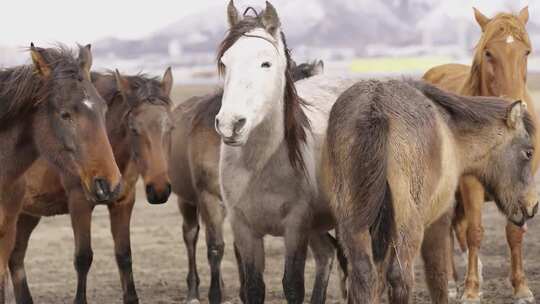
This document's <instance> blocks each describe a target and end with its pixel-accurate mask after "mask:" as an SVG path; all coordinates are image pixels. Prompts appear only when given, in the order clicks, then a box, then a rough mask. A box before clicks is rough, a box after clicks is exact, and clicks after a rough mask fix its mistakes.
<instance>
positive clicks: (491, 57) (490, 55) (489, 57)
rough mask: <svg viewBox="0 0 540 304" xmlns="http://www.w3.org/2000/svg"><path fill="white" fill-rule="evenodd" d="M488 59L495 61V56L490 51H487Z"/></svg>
mask: <svg viewBox="0 0 540 304" xmlns="http://www.w3.org/2000/svg"><path fill="white" fill-rule="evenodd" d="M486 57H487V59H490V60H491V59H493V55H492V54H491V52H490V51H486Z"/></svg>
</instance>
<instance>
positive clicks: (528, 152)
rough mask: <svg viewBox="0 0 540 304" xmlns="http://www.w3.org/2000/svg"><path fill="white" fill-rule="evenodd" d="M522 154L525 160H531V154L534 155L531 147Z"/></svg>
mask: <svg viewBox="0 0 540 304" xmlns="http://www.w3.org/2000/svg"><path fill="white" fill-rule="evenodd" d="M522 154H523V157H524V158H525V159H526V160H531V159H532V158H533V155H534V150H532V149H529V150H525V151H523V152H522Z"/></svg>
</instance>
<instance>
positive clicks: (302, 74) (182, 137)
mask: <svg viewBox="0 0 540 304" xmlns="http://www.w3.org/2000/svg"><path fill="white" fill-rule="evenodd" d="M322 70H323V63H322V61H320V60H319V61H315V62H313V63H302V64H300V65H295V66H294V67H293V68H292V76H293V79H294V81H298V80H301V79H305V78H308V77H312V76H315V75H318V74H321V73H322ZM222 97H223V90H219V91H218V92H216V93H213V94H209V95H206V96H201V97H193V98H191V99H189V100H187V101H186V102H184V103H182V104H181V105H179V106H178V107H177V108H176V109H175V110H174V112H173V116H174V129H173V132H172V136H171V145H170V151H169V155H170V156H171V158H170V161H169V168H170V172H169V174H170V177H171V181H172V189H173V192H174V193H175V194H176V195H177V196H178V206H179V208H180V212H181V214H182V217H183V218H184V223H183V226H182V231H183V234H184V242H185V245H186V248H187V253H188V260H189V273H188V275H187V284H188V295H187V302H188V303H198V302H199V275H198V273H197V263H196V260H195V257H196V255H195V250H196V248H197V240H198V236H199V215H200V217H201V219H202V221H203V222H204V225H205V226H206V244H207V247H208V263H209V264H210V269H211V271H210V273H211V276H212V277H211V280H210V289H209V292H208V298H209V301H210V303H221V302H223V300H224V299H223V298H224V294H223V283H222V279H221V260H222V259H223V252H224V248H225V243H224V240H223V222H224V220H225V214H226V212H225V206H224V205H223V203H222V198H221V194H220V188H219V178H218V177H219V172H218V164H219V147H220V143H221V138H220V137H219V135H218V134H217V132H216V129H215V128H214V120H215V117H216V115H217V113H218V112H219V109H220V108H221V98H222ZM186 172H189V174H186Z"/></svg>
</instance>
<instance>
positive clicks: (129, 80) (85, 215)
mask: <svg viewBox="0 0 540 304" xmlns="http://www.w3.org/2000/svg"><path fill="white" fill-rule="evenodd" d="M162 79H163V80H161V81H160V80H159V79H158V78H153V77H148V76H146V75H142V74H141V75H135V76H122V75H120V73H118V71H116V72H108V73H96V72H92V73H91V80H92V82H93V84H94V85H95V87H96V88H97V91H98V92H99V94H100V95H101V96H102V97H103V99H105V101H106V102H107V106H108V111H107V114H106V118H105V120H106V121H105V123H106V128H107V129H106V130H107V134H108V137H109V139H110V142H111V145H112V151H113V154H114V158H115V160H116V163H117V164H118V167H119V168H120V171H121V172H122V176H123V179H124V185H125V186H124V190H123V191H122V192H121V193H120V195H119V196H118V198H117V199H115V200H113V201H110V202H108V203H107V208H108V210H109V215H110V220H111V232H112V236H113V240H114V251H115V257H116V262H117V265H118V269H119V272H120V281H121V285H122V290H123V300H124V303H139V300H138V296H137V292H136V290H135V284H134V279H133V271H132V258H131V243H130V220H131V213H132V211H133V205H134V203H135V192H136V191H135V190H136V189H135V184H136V182H137V180H138V178H139V176H142V179H143V181H144V184H145V185H146V187H145V188H146V196H147V200H148V202H149V203H151V204H162V203H165V202H166V201H167V199H168V197H169V194H170V192H171V186H170V181H169V177H168V174H167V170H168V167H167V159H168V154H167V152H168V149H167V142H168V141H169V136H170V134H171V133H170V132H171V129H172V122H171V117H170V115H171V100H170V98H169V95H170V91H171V88H172V83H173V80H172V73H171V69H170V68H168V69H167V70H166V71H165V74H164V76H163V78H162ZM26 177H27V181H28V182H27V188H26V193H27V194H26V196H25V197H24V200H23V209H22V214H21V216H20V218H19V221H18V222H17V238H16V242H15V248H14V250H13V253H12V254H11V257H10V259H9V268H10V271H11V276H12V281H13V285H14V294H15V300H16V302H17V303H32V302H33V300H32V296H31V294H30V289H29V287H28V283H27V279H26V271H25V267H24V257H25V254H26V250H27V247H28V241H29V239H30V236H31V234H32V231H33V230H34V229H35V228H36V226H37V225H38V223H39V221H40V219H41V217H43V216H54V215H60V214H70V216H71V220H72V226H73V232H74V236H75V263H74V265H75V269H76V271H77V280H78V283H77V293H76V297H75V301H74V303H86V302H87V301H86V282H87V275H88V271H89V270H90V266H91V264H92V259H93V252H92V246H91V229H90V228H91V227H90V226H91V218H92V211H93V209H94V208H95V207H96V205H97V204H96V203H94V202H92V201H89V200H87V199H85V198H84V197H83V196H82V195H81V191H82V189H81V187H80V186H79V187H71V188H65V187H64V186H63V184H62V183H61V180H60V177H59V176H58V174H57V173H56V172H55V171H54V170H53V168H51V166H50V165H48V164H47V163H46V162H43V161H38V162H36V163H35V165H34V166H32V167H31V168H30V170H29V171H28V172H27V173H26Z"/></svg>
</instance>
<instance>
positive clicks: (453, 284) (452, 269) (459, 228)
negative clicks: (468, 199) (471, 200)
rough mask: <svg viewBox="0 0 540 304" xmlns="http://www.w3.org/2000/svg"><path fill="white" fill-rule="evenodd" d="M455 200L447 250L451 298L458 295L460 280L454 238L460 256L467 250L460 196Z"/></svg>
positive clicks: (465, 221) (465, 220) (465, 228)
mask: <svg viewBox="0 0 540 304" xmlns="http://www.w3.org/2000/svg"><path fill="white" fill-rule="evenodd" d="M458 194H459V192H458ZM456 200H457V204H456V208H455V209H454V210H455V212H454V216H453V218H452V224H451V227H450V247H449V250H448V255H449V256H448V296H449V297H450V298H452V299H455V298H457V297H458V294H459V293H458V286H459V282H460V281H461V280H460V278H459V275H458V272H457V269H456V260H455V255H454V250H455V243H456V239H457V243H458V245H459V249H460V252H461V256H460V257H462V258H463V257H464V256H465V253H466V252H467V219H466V218H465V211H464V210H463V203H462V201H461V197H460V196H459V195H456Z"/></svg>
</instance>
